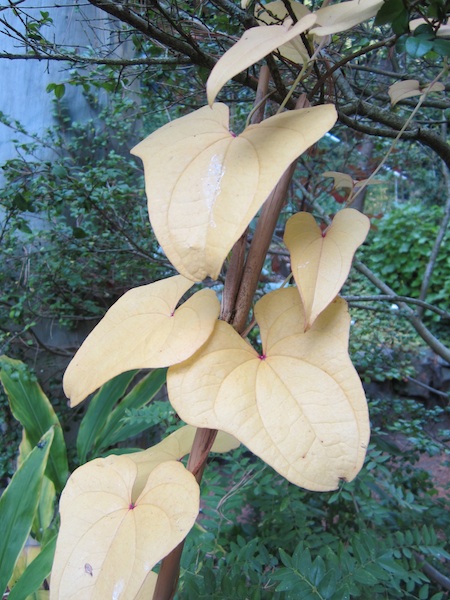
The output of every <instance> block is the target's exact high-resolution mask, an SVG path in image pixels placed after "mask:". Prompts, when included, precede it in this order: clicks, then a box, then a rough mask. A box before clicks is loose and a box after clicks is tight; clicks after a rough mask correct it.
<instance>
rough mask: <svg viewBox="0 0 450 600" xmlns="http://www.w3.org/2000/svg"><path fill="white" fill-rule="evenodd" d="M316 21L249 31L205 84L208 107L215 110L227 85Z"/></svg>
mask: <svg viewBox="0 0 450 600" xmlns="http://www.w3.org/2000/svg"><path fill="white" fill-rule="evenodd" d="M315 21H316V17H315V16H314V15H312V14H308V15H306V16H305V17H302V18H301V19H300V20H299V21H298V22H297V23H295V25H292V20H290V19H289V20H286V21H285V23H283V24H282V25H269V26H268V27H252V28H251V29H247V31H246V32H245V33H244V35H243V36H242V37H241V39H240V40H239V41H238V42H236V44H234V45H233V46H231V48H230V49H229V50H227V51H226V52H225V54H223V55H222V56H221V57H220V59H219V60H218V61H217V63H216V64H215V65H214V68H213V70H212V71H211V74H210V76H209V77H208V81H207V82H206V95H207V98H208V104H209V105H210V106H212V104H213V102H214V100H215V99H216V96H217V94H218V93H219V92H220V90H221V89H222V88H223V86H224V85H225V84H226V82H227V81H229V80H230V79H232V78H233V77H234V76H235V75H237V74H238V73H240V72H241V71H244V70H245V69H247V68H248V67H251V66H252V65H254V64H255V63H257V62H258V61H260V60H261V59H262V58H264V57H265V56H267V55H268V54H270V53H271V52H273V51H274V50H276V49H277V48H279V47H280V46H282V45H283V44H286V43H287V42H289V41H290V40H292V39H294V38H296V37H297V36H299V35H300V34H301V33H303V32H304V31H306V30H307V29H310V28H311V27H312V26H313V25H314V23H315Z"/></svg>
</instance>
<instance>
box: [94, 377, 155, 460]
mask: <svg viewBox="0 0 450 600" xmlns="http://www.w3.org/2000/svg"><path fill="white" fill-rule="evenodd" d="M166 372H167V371H166V369H154V370H153V371H151V372H150V373H148V374H147V375H145V377H143V378H142V379H141V380H140V381H139V382H138V383H137V384H136V385H135V386H134V387H133V389H132V390H130V392H129V393H128V394H127V395H126V396H125V397H124V398H123V399H122V400H121V401H120V402H119V404H118V405H117V406H116V407H115V409H114V410H113V411H112V412H111V414H110V415H109V418H108V419H107V421H106V423H105V426H104V429H103V430H102V432H101V435H100V437H99V439H98V440H97V442H96V444H95V450H96V451H97V452H98V451H100V450H102V449H104V448H107V447H109V446H114V445H115V444H117V443H119V442H122V441H124V440H126V439H128V438H129V437H131V436H132V435H137V434H138V433H140V432H141V431H144V429H147V427H148V426H147V425H146V423H145V421H144V422H142V423H141V424H140V426H138V427H136V426H134V428H133V429H131V428H130V427H128V426H127V425H125V424H124V423H123V421H122V420H123V418H124V417H125V413H126V411H127V410H132V409H138V408H141V407H142V406H145V405H146V404H148V403H149V402H151V400H153V398H154V397H155V395H156V394H157V393H158V392H159V390H160V389H161V387H162V386H163V385H164V384H165V382H166Z"/></svg>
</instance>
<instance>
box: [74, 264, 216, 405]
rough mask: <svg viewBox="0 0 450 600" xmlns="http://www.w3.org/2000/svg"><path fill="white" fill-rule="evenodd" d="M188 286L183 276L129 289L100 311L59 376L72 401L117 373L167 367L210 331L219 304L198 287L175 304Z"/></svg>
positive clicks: (194, 348)
mask: <svg viewBox="0 0 450 600" xmlns="http://www.w3.org/2000/svg"><path fill="white" fill-rule="evenodd" d="M191 287H192V281H190V280H189V279H186V278H185V277H183V276H182V275H176V276H175V277H169V278H168V279H163V280H161V281H156V282H155V283H151V284H149V285H144V286H141V287H138V288H134V289H133V290H130V291H129V292H127V293H126V294H124V295H123V296H122V298H120V299H119V300H118V301H117V302H116V303H115V304H114V305H113V306H112V307H111V308H110V309H109V310H108V312H107V313H106V314H105V316H104V317H103V319H102V320H101V321H100V323H99V324H98V325H97V326H96V327H95V328H94V330H93V331H92V332H91V333H90V335H89V336H88V337H87V338H86V340H85V341H84V343H83V345H82V346H81V348H80V349H79V350H78V352H77V353H76V354H75V356H74V358H73V360H72V362H71V363H70V364H69V366H68V368H67V370H66V372H65V375H64V380H63V384H64V391H65V393H66V395H67V396H68V397H69V398H70V401H71V406H76V405H77V404H79V403H80V402H81V401H82V400H84V398H86V396H88V395H89V394H90V393H91V392H93V391H94V390H96V389H97V388H99V387H100V386H101V385H103V384H104V383H105V382H106V381H109V380H110V379H112V378H113V377H115V376H116V375H118V374H119V373H124V372H125V371H130V370H132V369H145V368H148V369H150V368H159V367H167V366H169V365H171V364H174V363H176V362H181V361H182V360H185V359H186V358H188V357H189V356H190V355H191V354H193V353H194V352H195V351H196V350H197V349H198V348H199V347H200V346H201V345H202V344H204V343H205V341H206V340H207V339H208V337H209V335H210V334H211V332H212V330H213V327H214V322H215V321H216V319H217V318H218V316H219V311H220V303H219V301H218V299H217V297H216V295H215V293H214V292H213V291H212V290H206V289H205V290H200V291H199V292H197V293H196V294H194V295H193V296H191V298H189V300H187V301H186V302H185V303H184V304H182V305H181V306H180V307H179V308H177V309H176V306H177V304H178V302H179V301H180V299H181V297H182V296H183V294H185V293H186V292H187V290H189V288H191Z"/></svg>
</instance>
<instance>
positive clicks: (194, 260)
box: [132, 104, 336, 281]
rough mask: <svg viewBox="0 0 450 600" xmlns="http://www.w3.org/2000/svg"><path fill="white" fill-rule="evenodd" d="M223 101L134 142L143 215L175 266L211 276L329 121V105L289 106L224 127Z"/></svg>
mask: <svg viewBox="0 0 450 600" xmlns="http://www.w3.org/2000/svg"><path fill="white" fill-rule="evenodd" d="M228 116H229V115H228V108H227V107H226V106H225V105H224V104H214V106H213V107H212V108H209V106H205V107H203V108H201V109H199V110H197V111H195V112H193V113H191V114H189V115H187V116H186V117H181V118H180V119H177V120H175V121H172V122H171V123H168V124H167V125H165V126H164V127H162V128H161V129H159V130H158V131H156V132H155V133H153V134H151V135H150V136H149V137H148V138H147V139H145V140H144V141H143V142H141V143H140V144H138V146H136V147H135V148H134V149H133V151H132V152H133V154H136V155H137V156H139V157H141V158H142V160H143V162H144V171H145V181H146V191H147V198H148V206H149V214H150V221H151V223H152V226H153V229H154V232H155V235H156V237H157V238H158V241H159V243H160V244H161V246H162V247H163V249H164V251H165V253H166V254H167V256H168V258H169V260H170V261H171V262H172V264H173V265H174V266H175V268H176V269H177V270H178V271H179V272H180V273H182V274H183V275H185V276H186V277H189V278H190V279H192V280H193V281H201V280H203V279H204V278H205V277H206V276H207V275H210V276H211V277H212V278H213V279H216V278H217V276H218V274H219V272H220V269H221V267H222V263H223V261H224V260H225V258H226V256H227V255H228V253H229V251H230V250H231V248H232V246H233V244H234V243H235V242H236V241H237V240H238V239H239V237H240V236H241V235H242V233H243V232H244V230H245V229H246V227H247V225H248V224H249V222H250V221H251V219H252V218H253V217H254V216H255V214H256V213H257V211H258V210H259V208H260V207H261V206H262V204H263V202H264V201H265V200H266V198H267V196H268V195H269V193H270V192H271V191H272V189H273V188H274V187H275V185H276V184H277V183H278V180H279V178H280V177H281V175H282V174H283V173H284V171H285V170H286V168H287V167H288V166H289V165H290V164H291V163H292V162H293V161H294V160H295V159H296V158H297V157H298V156H299V155H300V154H301V153H302V152H304V151H305V150H306V149H307V148H309V146H311V145H312V144H314V143H315V142H316V141H317V140H319V139H320V138H321V137H322V136H323V135H324V134H325V133H326V132H327V131H328V130H329V129H331V127H332V126H333V124H334V123H335V121H336V110H335V108H334V107H333V106H331V105H325V106H316V107H314V108H307V109H302V110H295V111H288V112H284V113H282V114H279V115H276V116H274V117H271V118H269V119H266V120H265V121H263V122H262V123H259V124H257V125H251V126H250V127H248V128H247V129H245V130H244V131H243V133H241V134H240V135H239V136H237V137H236V136H234V135H233V134H232V133H231V132H230V131H229V130H228Z"/></svg>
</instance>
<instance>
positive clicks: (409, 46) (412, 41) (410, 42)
mask: <svg viewBox="0 0 450 600" xmlns="http://www.w3.org/2000/svg"><path fill="white" fill-rule="evenodd" d="M405 49H406V52H407V53H408V54H409V55H410V56H411V57H412V58H421V57H422V56H424V55H425V54H426V53H427V52H429V51H430V50H432V49H433V42H432V40H427V39H426V38H423V37H422V36H420V35H419V36H417V37H414V36H411V37H409V38H408V39H407V40H406V42H405Z"/></svg>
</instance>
